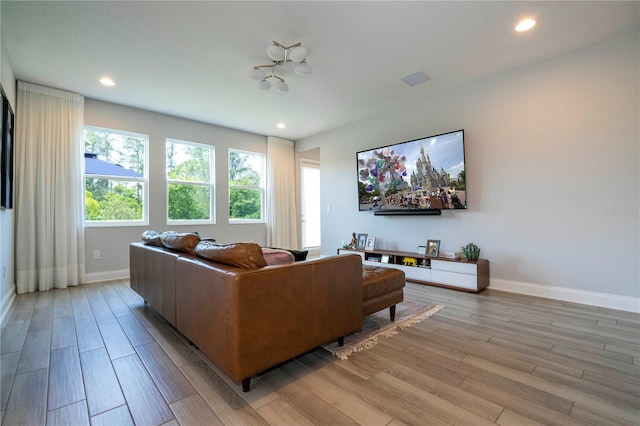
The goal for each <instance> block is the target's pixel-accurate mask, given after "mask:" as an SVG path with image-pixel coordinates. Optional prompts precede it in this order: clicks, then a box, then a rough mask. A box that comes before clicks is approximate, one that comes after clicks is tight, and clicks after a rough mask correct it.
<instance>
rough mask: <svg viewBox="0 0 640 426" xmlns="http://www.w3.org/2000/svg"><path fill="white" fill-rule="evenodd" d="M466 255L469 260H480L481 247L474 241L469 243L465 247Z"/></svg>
mask: <svg viewBox="0 0 640 426" xmlns="http://www.w3.org/2000/svg"><path fill="white" fill-rule="evenodd" d="M464 257H466V258H467V260H478V258H479V257H480V247H478V246H477V245H475V244H473V243H469V244H467V245H466V246H465V247H464Z"/></svg>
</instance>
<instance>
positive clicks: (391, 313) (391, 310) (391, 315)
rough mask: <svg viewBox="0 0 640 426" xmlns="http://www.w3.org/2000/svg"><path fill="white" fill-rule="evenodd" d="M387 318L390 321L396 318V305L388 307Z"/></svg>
mask: <svg viewBox="0 0 640 426" xmlns="http://www.w3.org/2000/svg"><path fill="white" fill-rule="evenodd" d="M389 318H390V319H391V321H395V320H396V305H393V306H390V307H389Z"/></svg>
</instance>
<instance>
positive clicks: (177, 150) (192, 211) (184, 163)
mask: <svg viewBox="0 0 640 426" xmlns="http://www.w3.org/2000/svg"><path fill="white" fill-rule="evenodd" d="M213 158H214V147H213V146H211V145H202V144H196V143H193V142H185V141H178V140H175V139H167V141H166V161H167V163H166V164H167V221H168V222H169V223H173V224H175V223H176V222H178V223H180V222H188V223H195V222H198V223H213V214H212V212H213V199H214V197H213V190H214V183H213V176H214V173H213V163H214V162H213Z"/></svg>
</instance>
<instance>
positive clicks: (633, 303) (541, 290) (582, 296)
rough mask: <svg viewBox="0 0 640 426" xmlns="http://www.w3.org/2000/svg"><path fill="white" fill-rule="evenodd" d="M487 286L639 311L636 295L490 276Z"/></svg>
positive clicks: (639, 300)
mask: <svg viewBox="0 0 640 426" xmlns="http://www.w3.org/2000/svg"><path fill="white" fill-rule="evenodd" d="M489 288H491V289H494V290H502V291H508V292H510V293H519V294H526V295H528V296H538V297H546V298H548V299H556V300H562V301H565V302H573V303H582V304H584V305H593V306H600V307H603V308H611V309H618V310H620V311H628V312H635V313H640V298H637V297H629V296H618V295H615V294H608V293H597V292H594V291H584V290H574V289H571V288H562V287H552V286H547V285H542V284H532V283H525V282H520V281H511V280H503V279H500V278H491V280H490V284H489Z"/></svg>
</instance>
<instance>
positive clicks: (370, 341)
mask: <svg viewBox="0 0 640 426" xmlns="http://www.w3.org/2000/svg"><path fill="white" fill-rule="evenodd" d="M442 308H444V306H443V305H429V304H426V303H422V302H415V301H404V302H402V303H401V304H399V305H397V306H396V320H395V321H393V322H392V321H389V309H384V310H382V311H380V312H377V313H375V314H373V315H369V316H367V317H365V319H364V323H363V324H362V331H359V332H357V333H354V334H351V335H349V336H346V337H345V338H344V345H343V346H338V342H333V343H330V344H328V345H325V346H323V348H324V349H326V350H328V351H329V352H331V353H332V354H333V355H335V356H337V357H338V358H340V359H347V358H348V357H349V355H351V354H353V353H355V352H360V351H363V350H365V349H369V348H372V347H374V346H375V345H377V344H378V339H379V338H380V337H388V336H392V335H394V334H397V333H398V332H399V331H400V330H402V329H405V328H409V327H411V326H412V325H414V324H416V323H418V322H420V321H422V320H423V319H425V318H428V317H430V316H431V315H433V314H435V313H436V312H438V311H439V310H440V309H442Z"/></svg>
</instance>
